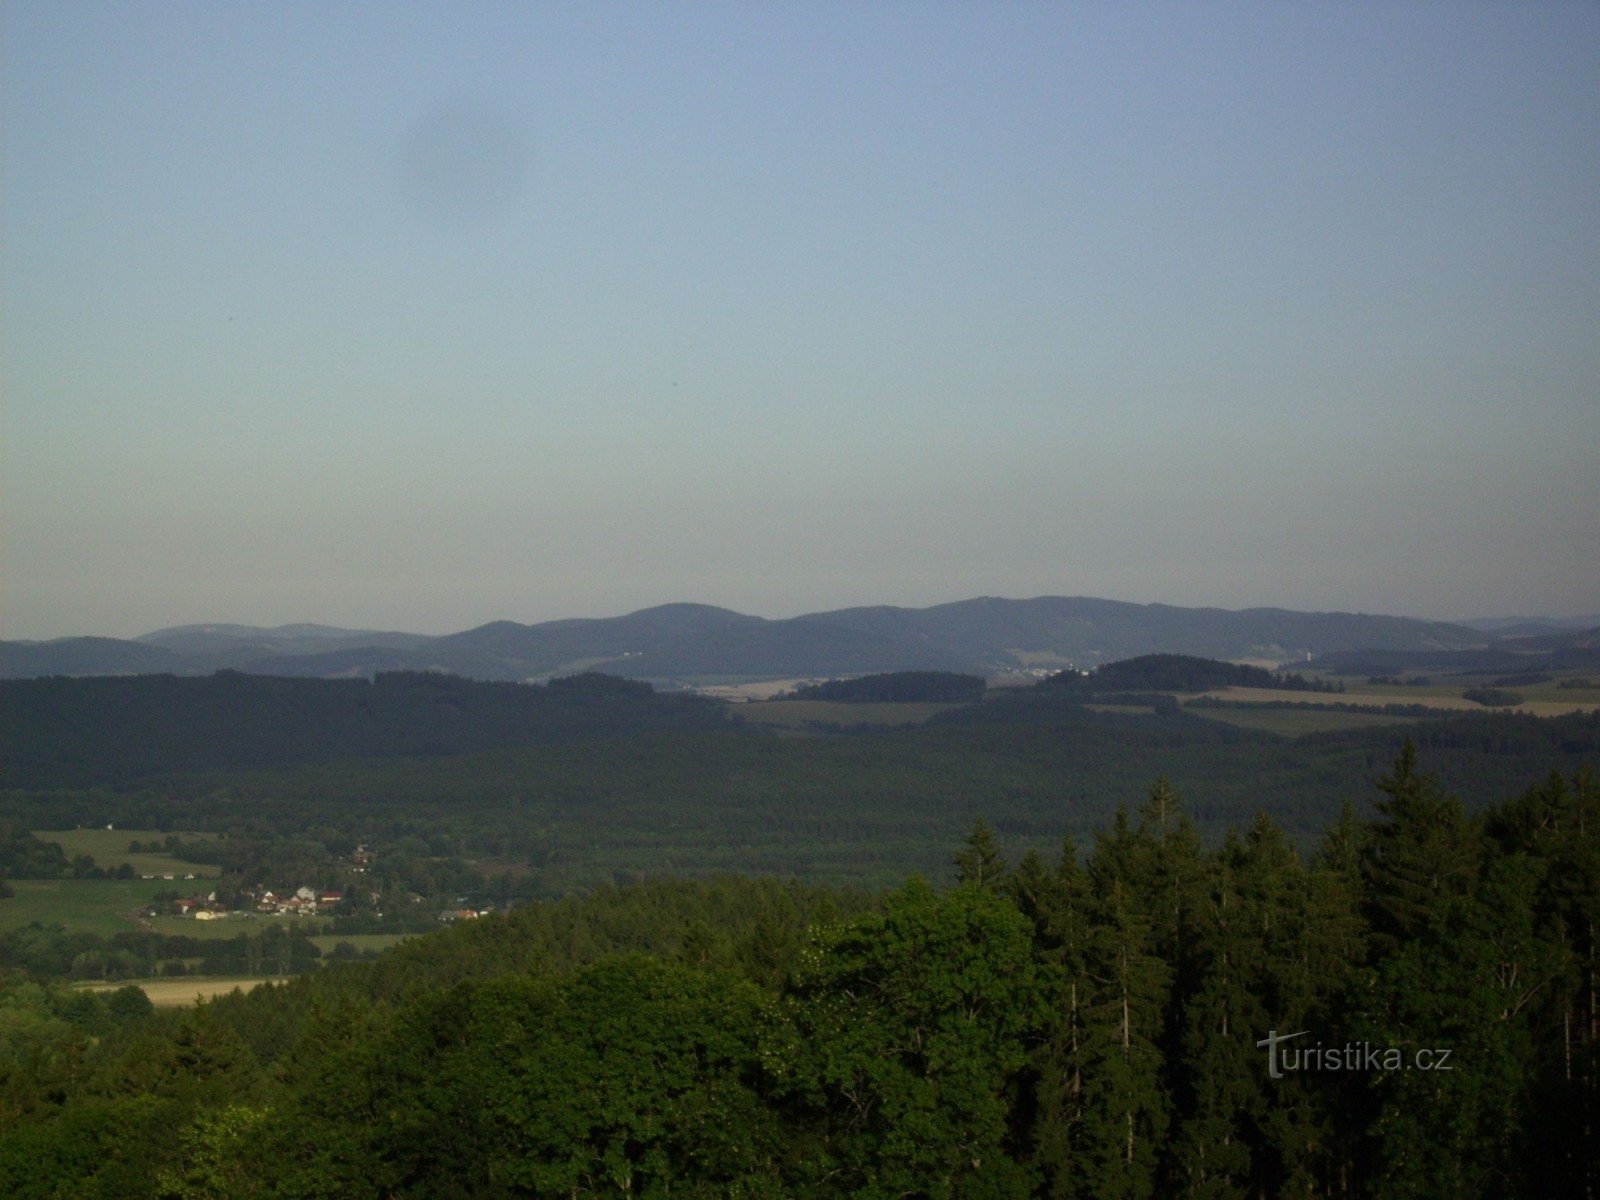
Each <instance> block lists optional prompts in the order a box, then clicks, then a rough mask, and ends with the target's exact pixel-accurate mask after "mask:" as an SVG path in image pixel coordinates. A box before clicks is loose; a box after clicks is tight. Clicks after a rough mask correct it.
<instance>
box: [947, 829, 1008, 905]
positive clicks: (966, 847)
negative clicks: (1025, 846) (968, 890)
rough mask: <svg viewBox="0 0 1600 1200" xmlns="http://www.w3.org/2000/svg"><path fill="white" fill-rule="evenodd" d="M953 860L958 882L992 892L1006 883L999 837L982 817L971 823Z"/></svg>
mask: <svg viewBox="0 0 1600 1200" xmlns="http://www.w3.org/2000/svg"><path fill="white" fill-rule="evenodd" d="M953 861H954V864H955V868H956V882H958V883H963V884H970V885H971V886H973V887H976V888H983V889H985V890H987V891H991V892H992V891H996V890H998V889H999V888H1000V885H1001V884H1002V883H1004V882H1005V876H1006V866H1005V859H1004V858H1002V857H1001V854H1000V842H999V839H998V838H996V837H995V836H994V830H992V829H990V828H989V823H988V822H987V821H985V820H984V819H983V818H982V817H979V818H978V819H977V820H976V821H974V822H973V823H972V832H971V833H969V834H968V835H967V840H966V841H965V842H964V843H963V844H962V849H961V851H960V852H959V853H958V854H957V855H956V856H955V859H954V860H953Z"/></svg>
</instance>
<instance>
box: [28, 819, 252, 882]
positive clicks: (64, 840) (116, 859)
mask: <svg viewBox="0 0 1600 1200" xmlns="http://www.w3.org/2000/svg"><path fill="white" fill-rule="evenodd" d="M33 836H34V837H36V838H38V839H39V840H40V841H42V842H55V843H56V844H57V845H59V846H60V847H61V849H62V852H63V853H65V854H66V856H67V857H68V858H69V859H71V858H77V857H78V856H79V855H80V854H85V855H88V856H89V857H90V858H92V859H93V860H94V865H95V866H97V867H99V868H101V869H102V870H105V871H115V870H116V869H117V868H118V867H120V866H121V865H122V864H123V863H127V864H128V865H129V866H131V867H132V868H133V869H134V870H135V871H137V872H138V873H139V874H140V875H172V876H174V877H175V878H177V879H182V878H183V877H184V876H185V875H194V876H197V877H198V876H206V877H212V876H216V875H219V874H221V870H220V868H218V867H216V866H213V865H211V864H207V863H191V862H183V861H181V860H179V859H176V858H173V857H172V856H171V855H170V854H146V853H143V852H140V853H137V854H134V853H129V851H128V846H129V844H130V843H133V842H144V843H149V842H160V841H164V840H165V839H166V838H167V837H169V836H170V834H168V833H166V832H164V831H161V830H156V829H104V828H89V829H36V830H34V833H33ZM178 836H179V837H180V838H182V839H183V840H184V841H185V842H196V841H209V840H212V838H213V835H211V834H207V833H180V834H179V835H178Z"/></svg>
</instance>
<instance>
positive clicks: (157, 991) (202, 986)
mask: <svg viewBox="0 0 1600 1200" xmlns="http://www.w3.org/2000/svg"><path fill="white" fill-rule="evenodd" d="M272 982H274V981H273V980H271V979H244V978H239V979H223V978H209V977H205V976H199V975H192V976H188V977H179V978H177V979H127V980H123V981H122V982H120V983H86V984H83V985H82V986H83V988H84V990H85V991H90V992H114V991H116V990H117V989H118V988H124V987H127V986H128V984H130V983H131V984H133V985H134V987H136V988H138V989H139V990H140V991H142V992H144V994H145V995H146V996H149V997H150V1003H151V1004H154V1005H155V1006H156V1007H157V1008H183V1007H186V1006H188V1005H190V1004H193V1003H194V1002H195V1000H196V999H199V998H202V997H203V998H205V999H207V1000H209V999H211V998H212V997H213V996H226V995H227V994H228V993H229V992H231V991H233V990H234V989H235V988H238V989H239V990H240V991H242V992H248V991H250V990H251V989H253V988H258V987H260V986H261V985H262V984H263V983H272Z"/></svg>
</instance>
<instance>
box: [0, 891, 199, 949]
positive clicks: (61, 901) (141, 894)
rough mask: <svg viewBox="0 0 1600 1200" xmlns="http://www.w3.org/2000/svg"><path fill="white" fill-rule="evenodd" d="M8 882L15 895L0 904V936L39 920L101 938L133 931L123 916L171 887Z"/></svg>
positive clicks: (192, 923)
mask: <svg viewBox="0 0 1600 1200" xmlns="http://www.w3.org/2000/svg"><path fill="white" fill-rule="evenodd" d="M9 883H10V886H11V888H12V890H13V891H14V892H16V895H15V896H13V897H11V898H10V899H9V900H0V933H7V932H9V931H11V930H13V929H20V928H22V927H23V926H24V925H29V924H31V923H32V922H34V921H38V922H40V923H41V924H44V925H63V926H65V927H66V928H67V929H68V930H71V931H74V932H78V931H81V932H84V933H98V934H101V935H102V936H106V937H109V936H110V935H112V934H115V933H129V932H132V931H133V930H134V929H136V928H138V926H136V925H135V924H134V923H133V921H132V920H131V919H130V918H129V916H128V914H129V913H131V912H133V911H134V910H135V909H139V908H143V907H144V906H145V905H147V904H149V903H150V902H151V900H152V899H154V898H155V895H156V893H157V892H160V891H163V890H170V889H171V887H172V884H171V883H169V882H167V881H166V880H162V879H13V880H10V881H9ZM203 923H204V922H197V921H190V922H188V924H190V925H196V924H203Z"/></svg>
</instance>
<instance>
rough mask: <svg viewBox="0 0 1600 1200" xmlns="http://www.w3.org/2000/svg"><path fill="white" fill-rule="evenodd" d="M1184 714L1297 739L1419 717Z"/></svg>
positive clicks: (1237, 711) (1302, 711)
mask: <svg viewBox="0 0 1600 1200" xmlns="http://www.w3.org/2000/svg"><path fill="white" fill-rule="evenodd" d="M1184 711H1185V712H1188V713H1191V714H1193V715H1194V716H1197V717H1204V718H1205V719H1206V720H1208V721H1221V722H1223V723H1224V724H1226V725H1236V726H1238V727H1239V728H1240V729H1260V730H1263V731H1264V732H1266V733H1281V734H1283V735H1284V736H1285V737H1298V736H1300V735H1301V734H1302V733H1329V732H1333V731H1335V730H1340V729H1359V728H1361V727H1362V726H1365V725H1409V724H1414V723H1415V722H1417V721H1418V720H1420V719H1421V718H1420V717H1397V716H1390V715H1388V714H1386V713H1382V712H1370V713H1359V712H1334V711H1332V710H1330V709H1316V708H1265V707H1261V708H1188V709H1185V710H1184Z"/></svg>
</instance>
